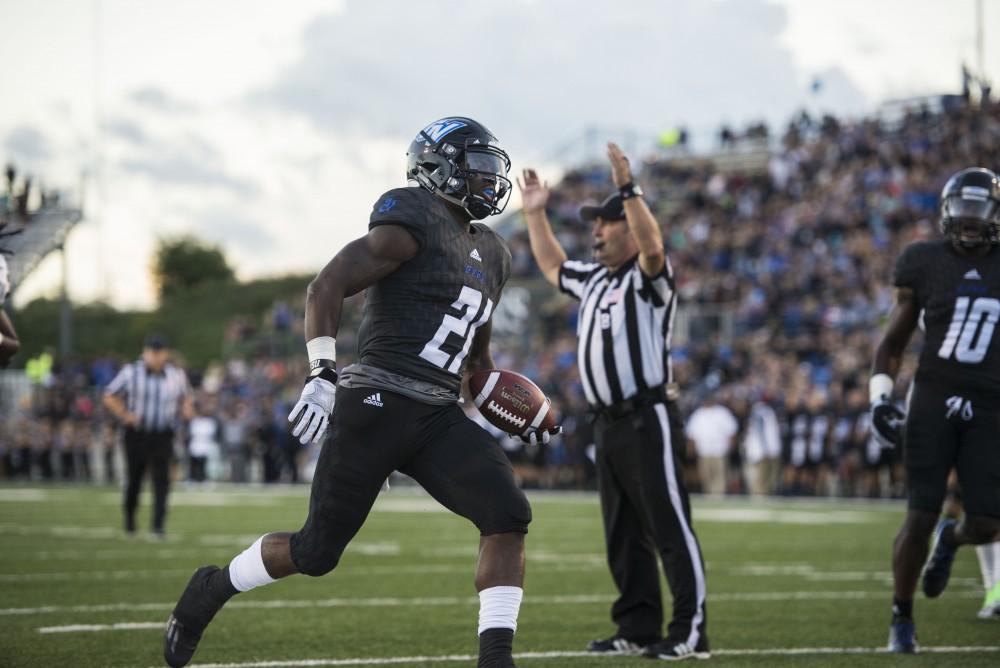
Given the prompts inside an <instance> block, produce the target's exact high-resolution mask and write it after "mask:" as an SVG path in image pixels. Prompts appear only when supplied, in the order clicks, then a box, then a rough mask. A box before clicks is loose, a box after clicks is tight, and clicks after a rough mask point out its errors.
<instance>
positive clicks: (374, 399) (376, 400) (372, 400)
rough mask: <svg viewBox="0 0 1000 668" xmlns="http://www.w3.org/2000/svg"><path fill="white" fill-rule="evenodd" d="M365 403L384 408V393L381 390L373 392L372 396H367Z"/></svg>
mask: <svg viewBox="0 0 1000 668" xmlns="http://www.w3.org/2000/svg"><path fill="white" fill-rule="evenodd" d="M364 403H366V404H368V405H369V406H375V407H377V408H382V406H383V404H382V393H381V392H376V393H375V394H373V395H371V396H368V397H365V400H364Z"/></svg>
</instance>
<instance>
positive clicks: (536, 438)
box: [517, 427, 562, 445]
mask: <svg viewBox="0 0 1000 668" xmlns="http://www.w3.org/2000/svg"><path fill="white" fill-rule="evenodd" d="M561 433H562V427H553V428H552V429H548V430H546V431H538V430H537V429H532V430H531V431H529V432H528V433H527V434H518V435H517V437H518V438H519V439H521V440H522V441H524V442H525V443H527V444H529V445H538V444H539V443H541V444H542V445H548V442H549V441H551V440H552V436H553V435H555V434H561Z"/></svg>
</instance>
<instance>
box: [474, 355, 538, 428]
mask: <svg viewBox="0 0 1000 668" xmlns="http://www.w3.org/2000/svg"><path fill="white" fill-rule="evenodd" d="M469 393H470V394H471V395H472V399H473V402H474V403H475V404H476V408H478V409H479V412H480V413H482V415H483V417H484V418H486V420H487V421H488V422H489V423H490V424H492V425H493V426H495V427H496V428H497V429H502V430H503V431H505V432H506V433H508V434H512V435H525V434H527V433H529V432H530V431H531V430H532V429H538V430H539V431H545V430H548V429H552V428H553V427H555V426H556V416H555V411H553V410H551V406H552V402H551V401H549V398H548V397H546V396H545V393H544V392H542V391H541V389H539V387H538V386H537V385H535V384H534V383H533V382H531V381H530V380H528V379H527V378H525V377H524V376H522V375H521V374H519V373H514V372H513V371H504V370H502V369H490V370H489V371H477V372H476V373H474V374H472V375H471V376H470V377H469Z"/></svg>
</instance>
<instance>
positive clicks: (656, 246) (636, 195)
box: [608, 142, 666, 276]
mask: <svg viewBox="0 0 1000 668" xmlns="http://www.w3.org/2000/svg"><path fill="white" fill-rule="evenodd" d="M608 160H609V161H610V162H611V178H612V180H613V181H614V183H615V187H616V188H618V192H619V194H620V195H621V197H622V206H623V208H624V209H625V219H626V220H627V221H628V228H629V230H630V231H631V232H632V236H633V237H635V243H636V245H637V246H638V247H639V268H640V269H642V273H644V274H646V276H656V275H657V274H659V273H660V272H661V271H663V267H664V262H665V260H666V252H665V251H664V250H663V233H662V232H661V231H660V225H659V223H657V222H656V218H654V217H653V212H652V211H650V210H649V205H647V204H646V201H645V200H644V199H643V198H642V197H641V195H642V190H641V189H640V188H639V187H638V186H637V185H636V184H635V181H633V180H632V167H631V165H629V162H628V158H627V157H625V154H624V153H622V150H621V148H619V147H618V144H616V143H614V142H608Z"/></svg>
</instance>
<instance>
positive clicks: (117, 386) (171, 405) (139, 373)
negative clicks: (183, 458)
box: [105, 359, 191, 431]
mask: <svg viewBox="0 0 1000 668" xmlns="http://www.w3.org/2000/svg"><path fill="white" fill-rule="evenodd" d="M105 393H106V394H114V395H116V396H120V397H124V399H125V407H126V408H127V409H128V411H129V412H130V413H135V414H136V415H137V416H138V417H139V423H138V425H137V426H136V428H137V429H139V430H140V431H166V430H168V429H176V427H177V415H178V411H179V409H180V401H181V399H183V398H184V397H186V396H187V395H189V394H190V393H191V385H190V384H189V383H188V379H187V375H186V374H185V373H184V371H183V370H182V369H180V368H178V367H176V366H174V365H173V364H167V365H165V366H164V367H163V371H162V372H160V373H153V372H152V371H150V370H149V368H148V367H147V366H146V363H145V362H143V361H142V359H139V360H136V361H135V362H132V363H130V364H126V365H125V366H123V367H122V368H121V371H119V372H118V375H117V376H115V377H114V380H112V381H111V382H110V383H108V387H107V388H106V389H105Z"/></svg>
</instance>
